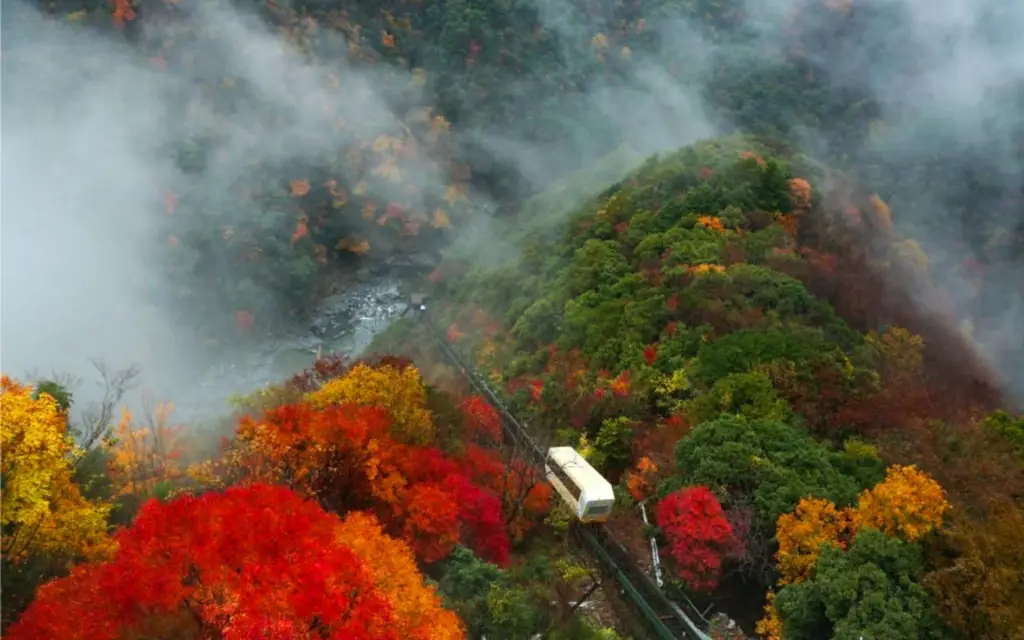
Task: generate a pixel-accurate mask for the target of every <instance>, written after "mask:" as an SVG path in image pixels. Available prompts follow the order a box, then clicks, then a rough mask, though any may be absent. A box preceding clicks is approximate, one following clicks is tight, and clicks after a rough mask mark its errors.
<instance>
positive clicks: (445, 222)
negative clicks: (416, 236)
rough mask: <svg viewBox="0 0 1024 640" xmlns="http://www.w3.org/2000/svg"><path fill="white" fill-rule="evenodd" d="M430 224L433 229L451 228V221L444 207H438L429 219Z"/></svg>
mask: <svg viewBox="0 0 1024 640" xmlns="http://www.w3.org/2000/svg"><path fill="white" fill-rule="evenodd" d="M430 226H432V227H434V228H435V229H448V228H451V226H452V221H451V220H450V219H449V218H448V214H447V213H445V211H444V209H442V208H440V207H438V208H437V209H436V210H435V211H434V215H433V217H431V219H430Z"/></svg>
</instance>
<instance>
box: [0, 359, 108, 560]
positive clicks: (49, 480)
mask: <svg viewBox="0 0 1024 640" xmlns="http://www.w3.org/2000/svg"><path fill="white" fill-rule="evenodd" d="M0 380H2V391H0V449H2V451H3V456H2V458H0V473H2V475H3V479H4V487H3V492H2V493H0V524H2V526H3V538H2V540H3V543H2V547H3V554H4V557H5V558H7V559H10V560H12V561H14V562H19V561H21V560H24V559H25V558H26V557H28V556H29V555H31V554H32V553H35V552H43V553H59V554H63V555H76V554H79V553H84V554H92V553H97V554H102V553H103V552H105V550H107V549H108V548H109V540H108V538H107V535H106V523H107V514H108V513H109V512H110V505H107V504H94V503H91V502H89V501H87V500H86V499H85V498H83V497H82V496H81V494H80V493H79V492H78V487H77V485H76V484H75V483H74V482H73V481H72V477H71V474H72V459H73V457H74V456H75V455H77V454H78V453H80V452H76V451H75V448H74V446H73V444H72V441H71V439H70V438H69V437H68V435H67V422H66V416H65V415H64V413H63V412H62V411H61V409H60V407H59V406H58V405H57V401H56V400H55V399H54V398H52V397H51V396H50V395H48V394H46V393H41V394H39V397H38V398H33V397H32V396H33V392H34V389H33V388H32V387H31V386H28V385H20V384H18V383H17V382H16V381H14V380H13V379H11V378H9V377H8V376H2V378H0Z"/></svg>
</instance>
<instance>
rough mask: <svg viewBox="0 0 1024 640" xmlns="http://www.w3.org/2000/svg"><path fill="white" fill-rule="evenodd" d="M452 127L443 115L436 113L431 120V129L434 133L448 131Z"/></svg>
mask: <svg viewBox="0 0 1024 640" xmlns="http://www.w3.org/2000/svg"><path fill="white" fill-rule="evenodd" d="M451 128H452V125H451V124H450V123H449V122H448V121H447V120H445V118H444V116H442V115H436V116H434V117H433V118H432V119H431V120H430V130H431V131H432V132H434V133H448V132H449V131H451Z"/></svg>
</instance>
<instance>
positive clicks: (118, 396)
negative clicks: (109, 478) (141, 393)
mask: <svg viewBox="0 0 1024 640" xmlns="http://www.w3.org/2000/svg"><path fill="white" fill-rule="evenodd" d="M90 362H92V366H93V367H95V368H96V371H98V372H99V374H100V382H99V383H98V385H99V386H100V388H101V389H102V390H103V395H102V397H101V399H100V401H99V402H98V403H93V404H92V405H90V406H89V407H87V408H86V409H84V410H82V411H81V412H80V413H79V415H78V418H77V419H76V420H75V429H74V431H75V434H76V435H77V436H78V440H79V446H81V447H82V448H83V449H84V450H86V451H89V450H90V449H92V448H93V447H94V446H95V445H96V444H97V442H99V441H100V440H101V439H102V438H103V437H104V436H106V435H107V434H108V433H109V432H110V429H111V428H112V427H113V423H114V416H115V415H116V412H117V407H118V405H120V404H121V400H123V399H124V396H125V394H126V393H127V392H128V391H130V390H131V389H133V388H135V385H136V384H137V378H138V376H139V370H138V367H136V366H135V365H131V366H128V367H125V368H124V369H117V370H114V369H112V368H110V367H109V366H107V364H106V363H104V362H103V361H101V360H98V359H93V360H91V361H90Z"/></svg>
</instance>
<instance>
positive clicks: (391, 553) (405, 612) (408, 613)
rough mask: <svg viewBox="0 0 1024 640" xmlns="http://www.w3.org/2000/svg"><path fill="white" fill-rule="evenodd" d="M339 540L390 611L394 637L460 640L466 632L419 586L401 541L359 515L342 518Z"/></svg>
mask: <svg viewBox="0 0 1024 640" xmlns="http://www.w3.org/2000/svg"><path fill="white" fill-rule="evenodd" d="M339 535H340V538H341V540H342V541H343V543H344V544H345V546H347V547H348V548H349V549H351V550H352V551H353V552H354V553H355V554H356V555H357V556H359V558H360V559H361V560H363V562H364V563H365V564H366V566H367V567H369V569H370V572H371V573H372V574H373V580H374V582H375V583H376V585H377V588H378V589H379V590H380V591H381V592H382V594H383V595H384V596H385V597H386V598H387V600H388V602H389V603H390V604H391V606H392V607H393V609H394V620H395V624H396V625H397V628H396V629H395V630H396V631H397V632H398V637H400V638H408V639H409V640H461V639H462V638H464V637H465V635H466V631H465V629H464V628H463V626H462V621H460V620H459V617H458V616H457V615H456V614H455V613H454V612H453V611H449V610H447V609H445V608H444V607H442V606H441V598H440V597H439V596H438V595H437V592H436V591H435V590H434V588H433V587H430V586H427V585H425V584H424V583H423V576H422V575H421V574H420V571H419V568H418V567H417V566H416V558H415V557H414V556H413V553H412V551H411V550H410V549H409V546H408V545H406V544H405V543H404V542H402V541H401V540H398V539H396V538H392V537H390V536H388V535H385V534H384V531H383V529H382V528H381V526H380V524H379V523H378V522H377V520H376V518H374V517H373V516H372V515H369V514H367V513H363V512H361V511H354V512H352V513H350V514H349V515H348V516H346V518H345V521H344V522H343V523H342V524H341V528H340V533H339Z"/></svg>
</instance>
